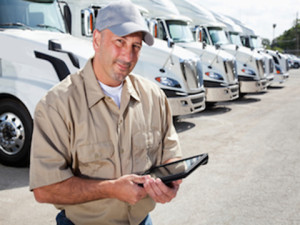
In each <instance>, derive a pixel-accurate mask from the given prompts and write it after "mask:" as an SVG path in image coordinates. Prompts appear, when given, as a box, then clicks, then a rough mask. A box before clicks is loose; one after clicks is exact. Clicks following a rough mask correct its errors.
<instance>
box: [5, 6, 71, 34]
mask: <svg viewBox="0 0 300 225" xmlns="http://www.w3.org/2000/svg"><path fill="white" fill-rule="evenodd" d="M40 2H41V1H40ZM46 2H47V3H38V2H33V1H29V0H0V28H14V29H30V30H50V31H54V32H63V33H65V32H66V27H65V24H64V20H63V17H62V14H61V11H60V8H59V6H58V3H57V2H56V1H52V2H51V1H46ZM49 2H50V3H49Z"/></svg>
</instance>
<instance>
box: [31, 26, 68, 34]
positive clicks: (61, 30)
mask: <svg viewBox="0 0 300 225" xmlns="http://www.w3.org/2000/svg"><path fill="white" fill-rule="evenodd" d="M36 26H37V27H43V28H52V29H55V30H57V31H59V32H61V33H65V32H63V31H62V30H61V29H59V28H57V27H54V26H51V25H46V24H37V25H36Z"/></svg>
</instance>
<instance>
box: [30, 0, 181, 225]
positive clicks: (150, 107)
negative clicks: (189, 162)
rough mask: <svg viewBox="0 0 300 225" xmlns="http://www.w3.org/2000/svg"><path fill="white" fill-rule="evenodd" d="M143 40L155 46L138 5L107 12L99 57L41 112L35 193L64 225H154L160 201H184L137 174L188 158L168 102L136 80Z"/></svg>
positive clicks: (97, 40) (99, 27)
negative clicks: (152, 214) (56, 211)
mask: <svg viewBox="0 0 300 225" xmlns="http://www.w3.org/2000/svg"><path fill="white" fill-rule="evenodd" d="M142 41H144V42H146V43H147V44H148V45H152V44H153V41H154V39H153V37H152V36H151V34H150V33H149V32H148V30H147V28H146V27H145V24H144V21H143V18H142V17H141V15H140V13H139V11H138V9H137V8H136V7H135V6H134V5H133V4H132V3H130V2H129V1H126V0H123V1H120V2H115V3H112V4H110V5H108V6H107V7H105V8H103V9H101V10H100V11H99V13H98V16H97V22H96V29H95V31H94V33H93V47H94V50H95V55H94V57H93V58H92V59H90V60H89V61H88V62H87V64H86V66H85V67H84V68H83V69H82V70H80V71H79V72H78V73H76V74H72V75H70V76H68V77H67V78H66V79H65V80H63V81H62V82H61V83H60V84H58V85H57V86H56V87H54V88H53V89H52V90H50V91H49V92H48V93H47V95H46V96H45V97H44V98H43V99H42V100H41V101H40V102H39V104H38V105H37V107H36V111H35V118H34V133H33V141H32V154H31V167H30V189H31V190H33V192H34V196H35V198H36V200H37V201H38V202H43V203H52V204H54V205H55V206H56V207H57V208H58V209H60V210H61V212H60V213H59V214H58V216H57V223H58V224H76V225H77V224H84V225H87V224H151V219H150V217H149V216H148V214H149V212H150V211H151V210H152V209H153V208H154V206H155V202H159V203H166V202H169V201H171V200H172V199H173V198H174V197H175V196H176V193H177V191H178V188H179V185H180V183H181V181H177V182H173V186H172V187H168V186H166V185H165V184H163V183H162V182H161V180H160V179H153V178H151V177H150V176H140V175H137V174H141V173H142V172H144V171H146V170H148V169H149V168H151V167H152V166H155V165H159V164H162V163H167V162H170V161H174V160H176V159H178V158H180V157H181V150H180V146H179V143H178V137H177V134H176V132H175V129H174V127H173V124H172V116H171V113H170V108H169V105H168V102H167V100H166V97H165V95H164V94H163V92H162V91H161V90H160V88H159V87H158V86H157V85H156V84H154V83H152V82H150V81H148V80H146V79H144V78H142V77H140V76H134V75H131V74H130V72H131V71H132V69H133V68H134V66H135V64H136V63H137V60H138V57H139V52H140V49H141V47H142ZM139 184H143V187H142V186H140V185H139Z"/></svg>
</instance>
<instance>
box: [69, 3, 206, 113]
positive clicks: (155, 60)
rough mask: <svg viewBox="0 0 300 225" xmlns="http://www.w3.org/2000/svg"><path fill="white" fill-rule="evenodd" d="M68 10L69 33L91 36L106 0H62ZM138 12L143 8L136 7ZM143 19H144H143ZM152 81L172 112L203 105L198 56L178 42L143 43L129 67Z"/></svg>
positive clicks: (83, 36) (199, 108) (190, 110)
mask: <svg viewBox="0 0 300 225" xmlns="http://www.w3.org/2000/svg"><path fill="white" fill-rule="evenodd" d="M65 2H67V4H68V5H69V8H70V9H71V14H72V23H71V24H72V34H73V35H75V36H77V37H79V38H84V39H89V40H91V38H92V32H93V29H94V25H95V20H96V16H97V15H98V10H99V9H100V8H101V7H104V6H106V5H107V4H108V3H109V2H111V1H107V0H88V1H86V0H66V1H65ZM140 12H141V13H142V14H143V13H146V12H147V10H146V9H144V8H142V7H140ZM145 23H146V21H145ZM133 72H134V73H137V74H140V75H142V76H144V77H146V78H148V79H149V80H152V81H153V82H155V83H156V84H157V85H158V86H160V88H161V89H162V90H163V91H164V92H165V94H166V96H167V98H168V101H169V102H170V106H171V109H172V113H173V116H181V115H187V114H190V113H196V112H200V111H202V110H204V109H205V89H204V87H203V75H202V70H201V62H200V58H199V57H198V56H197V55H195V54H193V53H191V52H189V51H187V50H185V49H183V48H180V47H179V46H174V45H172V44H170V43H169V45H168V44H167V43H166V42H165V41H161V40H158V39H155V42H154V45H153V46H147V45H146V44H145V45H143V47H142V50H141V54H140V58H139V61H138V63H137V65H136V67H135V68H134V70H133Z"/></svg>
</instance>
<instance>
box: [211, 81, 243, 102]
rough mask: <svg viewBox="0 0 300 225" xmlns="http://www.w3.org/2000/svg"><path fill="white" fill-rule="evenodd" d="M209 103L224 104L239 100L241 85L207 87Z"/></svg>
mask: <svg viewBox="0 0 300 225" xmlns="http://www.w3.org/2000/svg"><path fill="white" fill-rule="evenodd" d="M205 90H206V101H207V102H223V101H230V100H234V99H237V98H238V97H239V85H238V84H234V85H230V86H227V87H207V88H205Z"/></svg>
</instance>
